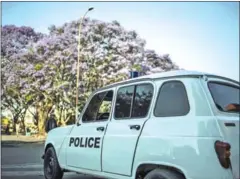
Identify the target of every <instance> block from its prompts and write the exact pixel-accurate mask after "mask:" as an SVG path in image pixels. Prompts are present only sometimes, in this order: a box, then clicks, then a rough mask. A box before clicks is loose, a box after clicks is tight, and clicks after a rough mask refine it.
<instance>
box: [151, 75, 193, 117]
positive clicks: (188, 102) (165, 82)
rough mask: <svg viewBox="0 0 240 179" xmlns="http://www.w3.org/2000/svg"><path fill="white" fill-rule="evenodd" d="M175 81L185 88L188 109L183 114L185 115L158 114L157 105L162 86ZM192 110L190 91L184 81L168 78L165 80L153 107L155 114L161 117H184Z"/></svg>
mask: <svg viewBox="0 0 240 179" xmlns="http://www.w3.org/2000/svg"><path fill="white" fill-rule="evenodd" d="M173 82H175V83H176V82H177V83H181V84H182V85H183V90H184V91H185V93H186V97H187V105H188V111H187V112H186V113H185V114H183V115H167V116H166V115H162V116H157V115H156V107H157V102H158V98H159V97H160V93H161V90H162V88H163V86H164V85H165V84H167V83H173ZM190 111H191V105H190V101H189V97H188V91H187V88H186V86H185V84H184V82H183V81H181V80H168V81H164V82H163V83H162V84H161V86H160V88H159V89H158V94H157V96H156V100H155V105H154V108H153V116H154V117H157V118H159V117H182V116H187V115H188V114H189V113H190Z"/></svg>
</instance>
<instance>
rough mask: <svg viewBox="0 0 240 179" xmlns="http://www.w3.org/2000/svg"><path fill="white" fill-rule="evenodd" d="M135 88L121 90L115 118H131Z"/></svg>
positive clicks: (118, 95)
mask: <svg viewBox="0 0 240 179" xmlns="http://www.w3.org/2000/svg"><path fill="white" fill-rule="evenodd" d="M133 93H134V86H127V87H122V88H119V90H118V92H117V99H116V104H115V118H116V119H117V118H129V117H130V113H131V105H132V100H133Z"/></svg>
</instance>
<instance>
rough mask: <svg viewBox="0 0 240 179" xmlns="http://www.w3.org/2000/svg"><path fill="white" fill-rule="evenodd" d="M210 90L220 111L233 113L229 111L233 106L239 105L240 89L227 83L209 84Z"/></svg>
mask: <svg viewBox="0 0 240 179" xmlns="http://www.w3.org/2000/svg"><path fill="white" fill-rule="evenodd" d="M208 88H209V90H210V92H211V95H212V97H213V100H214V102H215V105H216V107H217V108H218V109H219V110H220V111H224V112H232V111H229V110H227V108H228V106H229V105H231V104H234V105H239V103H240V102H239V99H240V98H239V97H240V96H239V93H240V88H239V87H238V86H233V85H230V84H226V83H220V82H208Z"/></svg>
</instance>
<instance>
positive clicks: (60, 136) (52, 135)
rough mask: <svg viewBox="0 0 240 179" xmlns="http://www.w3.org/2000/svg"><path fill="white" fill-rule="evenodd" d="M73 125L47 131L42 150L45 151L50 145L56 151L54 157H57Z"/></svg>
mask: <svg viewBox="0 0 240 179" xmlns="http://www.w3.org/2000/svg"><path fill="white" fill-rule="evenodd" d="M73 126H74V125H69V126H64V127H57V128H54V129H52V130H51V131H49V133H48V135H47V138H46V141H45V145H44V149H45V151H46V149H47V147H48V146H49V144H50V145H52V146H53V147H54V149H55V151H56V155H57V156H58V157H59V154H60V150H61V148H62V144H63V142H64V140H65V138H66V136H68V135H69V134H70V132H71V129H72V127H73Z"/></svg>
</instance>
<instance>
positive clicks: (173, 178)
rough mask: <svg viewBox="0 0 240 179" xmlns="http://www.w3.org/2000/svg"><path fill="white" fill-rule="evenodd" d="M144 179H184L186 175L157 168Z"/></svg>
mask: <svg viewBox="0 0 240 179" xmlns="http://www.w3.org/2000/svg"><path fill="white" fill-rule="evenodd" d="M144 179H184V177H183V176H182V175H180V174H178V173H176V172H174V171H171V170H166V169H158V168H157V169H154V170H152V171H151V172H149V173H148V174H147V175H146V176H145V177H144Z"/></svg>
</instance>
